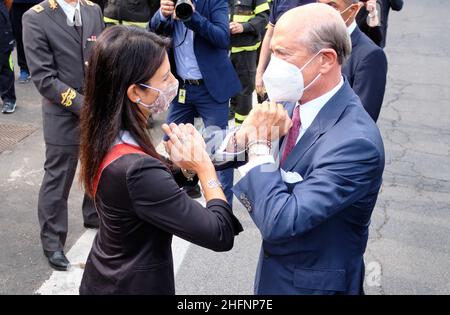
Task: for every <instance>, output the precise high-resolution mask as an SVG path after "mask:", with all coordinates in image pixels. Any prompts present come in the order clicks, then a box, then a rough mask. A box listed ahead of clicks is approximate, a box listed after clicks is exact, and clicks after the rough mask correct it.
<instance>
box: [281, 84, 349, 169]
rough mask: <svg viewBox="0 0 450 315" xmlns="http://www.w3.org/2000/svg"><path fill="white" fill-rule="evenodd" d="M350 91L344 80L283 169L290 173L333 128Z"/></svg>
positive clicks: (345, 104)
mask: <svg viewBox="0 0 450 315" xmlns="http://www.w3.org/2000/svg"><path fill="white" fill-rule="evenodd" d="M351 92H352V89H351V87H350V85H349V84H348V81H347V80H346V79H344V85H343V86H342V87H341V88H340V89H339V91H338V92H337V93H336V94H335V95H334V96H333V97H332V98H331V99H330V100H329V101H328V102H327V103H326V104H325V106H324V107H323V108H322V109H321V110H320V112H319V113H318V114H317V116H316V118H315V119H314V121H313V123H312V124H311V126H309V128H308V129H307V130H306V132H305V134H304V135H303V136H302V137H301V138H300V140H299V141H298V142H297V144H296V145H295V147H294V149H293V150H292V152H291V153H290V154H289V155H288V157H287V158H286V161H285V162H284V165H283V169H284V170H286V171H291V170H292V169H293V168H294V167H295V165H296V164H297V163H298V162H299V161H301V159H302V158H303V156H304V155H305V154H306V152H308V150H309V149H310V148H311V147H312V145H313V144H314V143H315V142H316V141H317V139H319V138H320V137H321V136H322V135H323V134H324V133H326V132H327V131H328V130H329V129H330V128H331V127H333V126H334V125H335V124H336V122H337V120H338V119H339V117H340V116H341V114H342V113H343V112H344V110H345V108H346V107H347V105H348V104H349V102H348V100H349V99H350V98H351V97H352V94H351Z"/></svg>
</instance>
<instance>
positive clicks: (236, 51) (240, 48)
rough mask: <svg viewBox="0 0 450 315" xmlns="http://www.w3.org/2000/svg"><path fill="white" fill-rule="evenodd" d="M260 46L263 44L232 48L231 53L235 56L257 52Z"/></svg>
mask: <svg viewBox="0 0 450 315" xmlns="http://www.w3.org/2000/svg"><path fill="white" fill-rule="evenodd" d="M259 46H261V42H258V43H256V44H255V45H252V46H241V47H231V53H232V54H234V53H238V52H241V51H254V50H257V49H258V48H259Z"/></svg>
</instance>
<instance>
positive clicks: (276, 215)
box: [233, 82, 384, 294]
mask: <svg viewBox="0 0 450 315" xmlns="http://www.w3.org/2000/svg"><path fill="white" fill-rule="evenodd" d="M293 108H294V104H288V105H286V109H287V110H288V112H290V113H292V110H293ZM282 168H283V170H284V171H285V172H291V173H296V175H297V176H294V177H293V178H296V179H295V180H285V179H283V177H282V174H281V171H280V169H279V168H278V166H277V165H275V167H271V166H270V165H268V164H266V165H261V166H258V167H255V168H253V169H252V170H250V171H249V172H248V173H247V175H246V176H244V177H243V178H242V179H241V180H240V181H239V182H238V183H237V184H236V185H235V186H234V187H233V192H234V194H235V195H236V197H237V198H238V199H239V200H240V201H241V202H242V204H243V205H244V206H245V207H246V208H247V210H248V211H249V213H250V216H251V217H252V219H253V221H254V222H255V224H256V226H257V227H258V229H259V230H260V232H261V235H262V238H263V242H262V248H261V254H260V258H259V263H258V268H257V271H256V279H255V293H256V294H362V293H363V281H364V260H363V255H364V252H365V249H366V245H367V240H368V234H369V225H370V217H371V215H372V211H373V209H374V206H375V203H376V200H377V196H378V192H379V190H380V186H381V182H382V173H383V169H384V148H383V142H382V139H381V135H380V132H379V130H378V127H377V126H376V124H375V123H374V122H373V120H372V119H371V118H370V117H369V115H368V114H367V113H366V112H365V110H364V109H363V107H362V106H361V103H360V100H359V98H358V97H357V96H356V95H355V93H354V92H353V90H352V89H351V87H350V85H349V84H348V82H345V83H344V86H343V87H342V88H341V89H340V90H339V91H338V92H337V93H336V94H335V95H334V96H333V97H332V98H331V99H330V100H329V101H328V102H327V103H326V104H325V106H324V107H323V108H322V109H321V111H320V112H319V114H318V115H317V116H316V118H315V119H314V121H313V123H312V124H311V126H310V127H309V128H308V129H307V131H306V133H305V134H304V135H303V136H302V138H301V139H300V141H299V142H298V143H297V145H296V146H295V147H294V149H293V151H292V152H291V153H290V155H289V156H288V158H287V160H286V161H285V163H284V165H283V167H282Z"/></svg>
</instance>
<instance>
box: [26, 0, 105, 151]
mask: <svg viewBox="0 0 450 315" xmlns="http://www.w3.org/2000/svg"><path fill="white" fill-rule="evenodd" d="M50 1H52V0H47V1H44V2H42V3H40V4H38V5H36V6H34V7H33V8H31V9H30V10H28V11H27V12H26V13H25V14H24V15H23V18H22V23H23V44H24V48H25V55H26V57H27V64H28V67H29V69H30V72H31V79H32V80H33V83H34V84H35V86H36V88H37V90H38V91H39V93H40V94H41V95H42V97H43V101H42V112H43V124H44V139H45V142H46V143H49V144H54V145H78V144H79V138H80V130H79V126H78V124H79V118H78V117H79V114H80V110H81V106H82V104H83V85H84V73H85V66H86V65H87V64H86V63H87V60H88V58H89V53H90V50H91V48H92V46H93V45H94V43H95V41H93V38H96V37H98V36H99V35H100V33H101V32H102V31H103V28H104V24H103V17H102V12H101V10H100V7H99V6H98V5H96V4H94V3H92V2H90V1H85V0H81V1H80V11H81V19H82V23H83V26H82V36H81V37H80V35H79V34H78V32H77V31H76V29H75V28H74V27H73V26H70V25H68V23H67V17H66V15H65V13H64V11H63V10H62V8H61V7H60V6H59V5H58V4H57V2H56V1H55V0H53V1H52V3H53V2H54V3H55V4H56V8H55V7H54V8H51V7H50V5H49V2H50ZM52 6H53V5H52ZM88 39H89V40H88Z"/></svg>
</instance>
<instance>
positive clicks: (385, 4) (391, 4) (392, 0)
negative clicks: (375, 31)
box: [380, 0, 403, 48]
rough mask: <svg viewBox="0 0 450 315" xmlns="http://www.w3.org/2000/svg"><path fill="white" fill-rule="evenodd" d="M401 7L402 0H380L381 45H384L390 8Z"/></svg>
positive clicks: (398, 8)
mask: <svg viewBox="0 0 450 315" xmlns="http://www.w3.org/2000/svg"><path fill="white" fill-rule="evenodd" d="M402 8H403V0H381V30H382V33H383V37H382V41H381V43H380V46H381V47H383V48H384V47H385V46H386V37H387V27H388V18H389V11H390V9H392V10H394V11H400V10H401V9H402Z"/></svg>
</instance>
